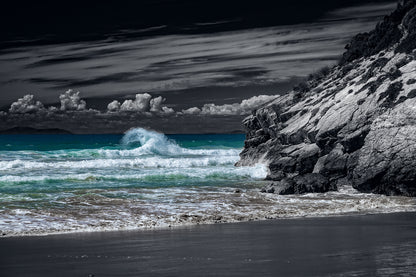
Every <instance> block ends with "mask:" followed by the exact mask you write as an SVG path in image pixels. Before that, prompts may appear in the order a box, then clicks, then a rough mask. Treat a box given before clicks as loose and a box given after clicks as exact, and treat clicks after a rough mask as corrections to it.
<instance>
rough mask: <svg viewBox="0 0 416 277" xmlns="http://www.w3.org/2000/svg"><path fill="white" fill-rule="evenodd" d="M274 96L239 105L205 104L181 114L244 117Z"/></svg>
mask: <svg viewBox="0 0 416 277" xmlns="http://www.w3.org/2000/svg"><path fill="white" fill-rule="evenodd" d="M276 97H277V96H276V95H258V96H253V97H251V98H249V99H244V100H243V101H241V102H240V103H233V104H224V105H215V104H212V103H210V104H205V105H204V106H202V108H198V107H192V108H189V109H186V110H182V114H193V115H197V114H201V115H246V114H250V112H251V111H252V110H254V109H256V108H258V107H259V106H262V105H264V104H266V103H268V102H270V101H272V100H274V99H276Z"/></svg>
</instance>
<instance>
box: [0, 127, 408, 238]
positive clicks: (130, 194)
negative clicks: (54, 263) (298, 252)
mask: <svg viewBox="0 0 416 277" xmlns="http://www.w3.org/2000/svg"><path fill="white" fill-rule="evenodd" d="M194 139H195V140H197V141H199V142H198V143H199V144H198V145H200V146H198V147H194V148H189V147H188V148H186V147H183V146H180V145H179V144H177V143H176V142H175V141H172V140H170V139H169V138H167V137H166V136H164V135H163V134H159V133H156V132H151V131H148V130H144V129H134V130H131V131H129V132H128V133H126V135H125V136H124V137H123V138H122V140H121V142H120V144H118V145H110V146H108V147H101V148H92V149H91V148H88V149H82V148H81V149H62V150H47V151H40V150H37V149H35V150H16V151H12V150H7V151H0V232H1V233H4V234H5V235H6V236H10V235H36V234H49V233H59V232H74V231H99V230H121V229H143V228H159V227H168V226H180V225H186V224H201V223H219V222H237V221H247V220H263V219H271V218H282V217H283V218H285V217H303V216H332V215H342V214H356V213H359V214H367V213H384V212H400V211H416V202H415V200H414V199H413V198H406V197H387V196H383V195H373V194H363V193H358V192H356V191H355V190H354V189H352V188H341V189H340V191H338V192H330V193H323V194H322V193H321V194H306V195H291V196H279V195H274V194H265V193H260V189H261V187H263V186H264V185H266V184H267V183H268V182H267V181H263V179H264V177H265V176H266V175H267V170H266V167H265V166H263V165H260V164H259V165H256V166H253V167H235V166H234V163H235V162H237V161H238V159H239V156H238V154H239V152H240V151H241V148H239V147H231V148H230V147H224V146H221V145H218V143H217V142H218V140H216V138H214V139H213V138H209V139H205V138H203V139H201V137H198V136H195V138H194ZM205 140H206V141H205ZM201 141H202V142H201ZM182 143H183V142H182ZM201 145H203V146H201ZM240 145H241V144H240Z"/></svg>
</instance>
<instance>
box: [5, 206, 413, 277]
mask: <svg viewBox="0 0 416 277" xmlns="http://www.w3.org/2000/svg"><path fill="white" fill-rule="evenodd" d="M415 228H416V212H401V213H390V214H376V215H350V216H333V217H314V218H290V219H273V220H265V221H251V222H239V223H229V224H206V225H193V226H182V227H181V228H169V229H163V230H162V229H159V230H143V231H111V232H90V233H70V234H58V235H48V236H26V237H7V238H3V239H1V240H0V249H1V251H0V260H1V261H2V263H0V275H1V276H55V275H56V274H58V273H59V275H62V276H89V274H92V275H94V276H119V275H122V276H196V275H198V276H276V274H278V275H279V274H280V275H281V276H345V275H352V274H355V275H356V276H368V275H379V276H389V275H391V274H401V273H403V272H414V271H415V270H416V258H414V257H416V247H415V246H416V233H415V232H414V230H415ZM201 272H202V275H201Z"/></svg>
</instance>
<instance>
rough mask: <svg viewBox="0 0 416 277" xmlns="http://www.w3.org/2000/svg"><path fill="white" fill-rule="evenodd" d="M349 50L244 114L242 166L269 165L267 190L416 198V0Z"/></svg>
mask: <svg viewBox="0 0 416 277" xmlns="http://www.w3.org/2000/svg"><path fill="white" fill-rule="evenodd" d="M346 49H347V51H346V52H345V53H344V55H343V57H342V59H341V61H340V63H339V64H338V65H336V66H334V67H332V68H323V69H322V70H320V71H319V72H316V73H315V74H312V75H311V76H310V77H309V79H308V80H307V81H306V82H304V83H301V84H299V85H298V86H297V87H295V88H294V90H293V91H291V92H289V93H288V94H286V95H282V96H280V97H278V98H277V99H276V100H274V101H273V102H271V103H269V104H267V105H266V106H264V107H261V108H259V109H258V110H257V111H254V112H253V115H251V116H249V117H248V118H246V119H245V120H244V125H245V127H246V132H247V139H246V141H245V148H244V151H243V152H242V153H241V155H240V156H241V160H240V161H239V162H238V165H241V166H244V165H251V164H254V163H256V162H259V161H261V162H263V163H267V164H268V166H269V170H270V174H269V177H268V178H269V179H270V180H273V181H274V182H273V183H271V184H270V186H268V187H266V188H265V189H264V191H267V192H274V193H279V194H292V193H305V192H325V191H330V190H337V187H339V186H344V185H348V186H351V185H352V186H353V187H354V188H355V189H357V190H358V191H361V192H371V193H380V194H386V195H405V196H416V170H415V168H416V1H415V0H407V1H400V2H399V4H398V7H397V9H396V10H395V11H394V12H392V13H391V14H390V15H388V16H386V17H385V18H384V20H383V21H382V22H380V23H379V24H377V26H376V28H375V29H374V30H373V31H371V32H369V33H364V34H359V35H357V36H356V37H354V38H353V39H352V40H351V42H350V43H349V44H348V45H347V46H346Z"/></svg>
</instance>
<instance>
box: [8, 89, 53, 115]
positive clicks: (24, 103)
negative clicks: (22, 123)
mask: <svg viewBox="0 0 416 277" xmlns="http://www.w3.org/2000/svg"><path fill="white" fill-rule="evenodd" d="M43 110H45V107H44V106H43V104H42V103H41V102H40V101H35V99H34V96H33V95H32V94H27V95H25V96H23V97H22V98H19V99H17V101H16V102H13V103H12V104H11V106H10V109H9V112H10V113H37V112H39V111H43Z"/></svg>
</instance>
